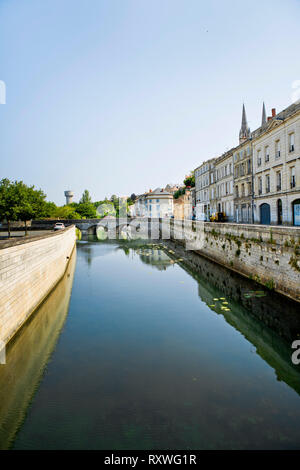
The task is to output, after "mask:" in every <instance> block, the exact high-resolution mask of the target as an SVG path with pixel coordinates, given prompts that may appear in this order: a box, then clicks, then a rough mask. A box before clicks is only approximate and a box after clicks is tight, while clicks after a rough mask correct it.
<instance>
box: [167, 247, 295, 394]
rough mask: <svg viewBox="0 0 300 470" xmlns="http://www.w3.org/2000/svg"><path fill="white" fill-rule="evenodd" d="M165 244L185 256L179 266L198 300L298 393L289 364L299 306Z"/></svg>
mask: <svg viewBox="0 0 300 470" xmlns="http://www.w3.org/2000/svg"><path fill="white" fill-rule="evenodd" d="M165 243H166V242H165ZM166 244H167V246H171V247H172V248H173V249H174V251H175V253H176V255H175V256H181V257H182V258H183V257H184V260H185V263H184V264H181V267H182V268H184V269H185V270H186V271H187V272H188V273H189V274H190V275H191V276H193V277H194V279H195V280H196V281H197V282H198V293H199V297H200V299H201V300H202V301H203V302H205V303H206V304H207V305H208V306H209V307H210V308H211V310H213V311H214V312H216V313H217V314H221V315H223V316H224V318H225V320H226V321H227V323H229V324H230V325H231V326H233V327H234V328H235V329H236V330H237V331H239V332H241V334H242V335H243V336H244V337H245V338H246V339H247V340H248V341H250V342H251V343H252V344H253V345H254V346H255V348H256V351H255V352H256V353H257V354H258V355H259V356H260V357H261V358H262V359H263V360H265V361H266V362H267V363H268V364H269V365H270V366H271V367H272V368H273V369H274V371H275V373H276V377H277V379H278V380H283V381H284V382H286V383H287V384H288V385H289V386H290V387H292V388H293V389H294V390H295V391H296V392H297V393H299V394H300V371H299V366H298V368H297V366H294V365H293V364H292V361H291V354H292V352H293V350H292V349H291V343H292V341H293V340H294V339H297V338H298V333H300V315H299V304H298V303H296V302H293V301H292V300H289V299H287V298H286V297H283V296H280V294H276V293H275V292H272V291H268V290H267V289H263V288H262V286H261V285H257V284H255V283H254V282H252V281H250V280H249V279H247V278H244V277H242V276H240V275H238V274H236V273H234V272H232V271H229V270H227V269H226V268H224V267H223V266H220V265H218V264H216V263H213V262H212V261H210V260H208V259H206V258H203V257H202V256H200V255H197V254H196V253H193V252H192V251H186V250H185V249H184V248H183V247H181V246H180V245H175V244H174V243H173V242H169V241H168V242H167V243H166ZM256 289H257V290H256ZM249 293H252V294H253V295H249ZM216 299H217V300H216ZM222 301H225V302H228V304H227V306H228V309H227V310H226V309H222V308H221V307H222V304H223V302H222Z"/></svg>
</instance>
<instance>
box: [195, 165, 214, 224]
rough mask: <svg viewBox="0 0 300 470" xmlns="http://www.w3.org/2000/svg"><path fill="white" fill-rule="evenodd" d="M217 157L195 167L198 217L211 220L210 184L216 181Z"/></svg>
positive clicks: (198, 218)
mask: <svg viewBox="0 0 300 470" xmlns="http://www.w3.org/2000/svg"><path fill="white" fill-rule="evenodd" d="M214 178H215V158H212V159H211V160H208V161H206V162H204V163H202V164H201V165H200V166H198V168H196V169H195V190H196V219H197V220H209V217H210V215H211V214H212V212H213V208H212V207H211V192H210V186H211V185H212V184H214V183H215V180H214Z"/></svg>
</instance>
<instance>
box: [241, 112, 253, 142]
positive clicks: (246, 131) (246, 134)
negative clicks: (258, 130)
mask: <svg viewBox="0 0 300 470" xmlns="http://www.w3.org/2000/svg"><path fill="white" fill-rule="evenodd" d="M250 136H251V132H250V127H248V123H247V117H246V111H245V105H244V104H243V113H242V126H241V130H240V144H242V143H243V142H245V141H246V140H247V139H249V138H250Z"/></svg>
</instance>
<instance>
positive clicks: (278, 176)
mask: <svg viewBox="0 0 300 470" xmlns="http://www.w3.org/2000/svg"><path fill="white" fill-rule="evenodd" d="M276 182H277V186H276V188H277V191H281V171H277V173H276Z"/></svg>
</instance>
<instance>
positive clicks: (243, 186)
mask: <svg viewBox="0 0 300 470" xmlns="http://www.w3.org/2000/svg"><path fill="white" fill-rule="evenodd" d="M242 196H245V185H244V183H243V184H242Z"/></svg>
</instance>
